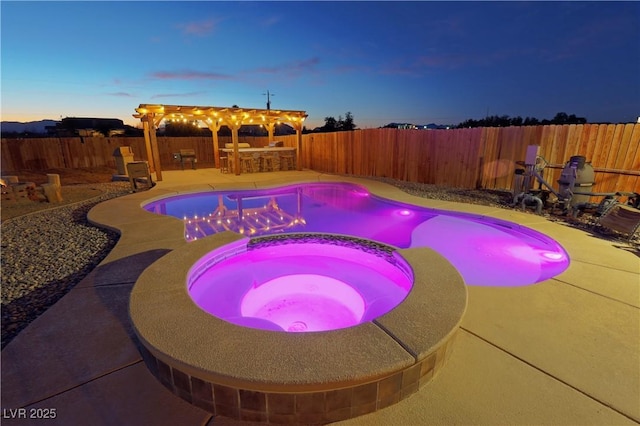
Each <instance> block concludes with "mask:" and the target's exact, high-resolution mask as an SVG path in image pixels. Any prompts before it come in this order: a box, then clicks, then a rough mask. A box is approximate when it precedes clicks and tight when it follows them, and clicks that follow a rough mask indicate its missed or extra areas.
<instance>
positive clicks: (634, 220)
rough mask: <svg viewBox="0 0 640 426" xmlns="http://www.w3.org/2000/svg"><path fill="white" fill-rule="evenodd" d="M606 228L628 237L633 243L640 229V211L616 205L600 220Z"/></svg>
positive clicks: (600, 223) (601, 224)
mask: <svg viewBox="0 0 640 426" xmlns="http://www.w3.org/2000/svg"><path fill="white" fill-rule="evenodd" d="M598 224H599V225H600V226H603V227H604V228H607V229H610V230H612V231H616V232H619V233H621V234H626V235H627V240H628V241H631V240H632V239H633V237H634V236H635V235H636V234H637V233H638V230H639V229H640V210H638V209H636V208H634V207H631V206H627V205H624V204H620V203H618V204H614V205H613V206H612V207H611V208H609V209H608V210H607V211H606V212H605V213H604V214H603V215H602V217H600V219H599V220H598Z"/></svg>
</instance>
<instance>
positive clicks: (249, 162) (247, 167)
mask: <svg viewBox="0 0 640 426" xmlns="http://www.w3.org/2000/svg"><path fill="white" fill-rule="evenodd" d="M240 169H241V170H242V171H243V172H244V173H253V156H251V155H241V156H240Z"/></svg>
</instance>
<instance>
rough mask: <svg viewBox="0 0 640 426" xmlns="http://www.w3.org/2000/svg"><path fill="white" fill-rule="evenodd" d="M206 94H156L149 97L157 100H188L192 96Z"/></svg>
mask: <svg viewBox="0 0 640 426" xmlns="http://www.w3.org/2000/svg"><path fill="white" fill-rule="evenodd" d="M205 93H206V92H187V93H158V94H157V95H153V96H151V99H159V98H189V97H193V96H200V95H203V94H205Z"/></svg>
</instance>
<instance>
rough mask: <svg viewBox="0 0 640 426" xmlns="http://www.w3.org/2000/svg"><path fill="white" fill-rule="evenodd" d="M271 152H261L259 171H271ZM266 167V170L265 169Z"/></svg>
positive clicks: (272, 158)
mask: <svg viewBox="0 0 640 426" xmlns="http://www.w3.org/2000/svg"><path fill="white" fill-rule="evenodd" d="M273 160H274V157H273V154H263V155H261V156H260V171H262V172H266V171H270V172H272V171H273ZM267 169H268V170H267Z"/></svg>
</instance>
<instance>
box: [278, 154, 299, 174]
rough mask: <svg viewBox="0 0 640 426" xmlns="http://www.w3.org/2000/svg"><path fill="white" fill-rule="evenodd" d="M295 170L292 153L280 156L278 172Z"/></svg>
mask: <svg viewBox="0 0 640 426" xmlns="http://www.w3.org/2000/svg"><path fill="white" fill-rule="evenodd" d="M295 168H296V166H295V156H294V155H293V153H292V152H285V153H282V154H280V170H294V169H295Z"/></svg>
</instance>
